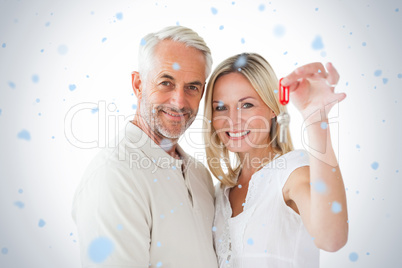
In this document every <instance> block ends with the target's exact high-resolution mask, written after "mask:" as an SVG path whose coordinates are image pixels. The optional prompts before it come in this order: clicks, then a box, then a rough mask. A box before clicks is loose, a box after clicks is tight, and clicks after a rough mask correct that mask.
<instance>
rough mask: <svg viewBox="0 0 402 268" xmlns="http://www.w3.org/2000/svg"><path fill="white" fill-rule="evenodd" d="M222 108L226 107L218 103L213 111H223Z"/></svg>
mask: <svg viewBox="0 0 402 268" xmlns="http://www.w3.org/2000/svg"><path fill="white" fill-rule="evenodd" d="M224 110H226V107H225V106H223V105H218V106H216V107H215V111H224Z"/></svg>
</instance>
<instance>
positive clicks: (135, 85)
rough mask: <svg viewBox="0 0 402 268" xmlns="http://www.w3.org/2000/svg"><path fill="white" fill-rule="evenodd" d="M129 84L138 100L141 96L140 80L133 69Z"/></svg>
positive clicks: (138, 74)
mask: <svg viewBox="0 0 402 268" xmlns="http://www.w3.org/2000/svg"><path fill="white" fill-rule="evenodd" d="M131 85H132V87H133V90H134V94H135V96H136V97H137V100H140V99H141V96H142V81H141V78H140V73H139V72H136V71H134V72H132V73H131Z"/></svg>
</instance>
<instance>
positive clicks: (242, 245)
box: [73, 26, 348, 268]
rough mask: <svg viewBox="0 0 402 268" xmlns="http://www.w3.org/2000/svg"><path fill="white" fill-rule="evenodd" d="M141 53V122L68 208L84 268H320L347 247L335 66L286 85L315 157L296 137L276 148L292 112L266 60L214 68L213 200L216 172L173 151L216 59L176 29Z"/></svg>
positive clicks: (314, 69)
mask: <svg viewBox="0 0 402 268" xmlns="http://www.w3.org/2000/svg"><path fill="white" fill-rule="evenodd" d="M142 44H143V45H142V46H141V47H140V51H139V72H133V74H132V86H133V89H134V93H135V95H136V96H137V99H138V106H137V107H138V108H137V114H136V115H135V117H134V120H133V121H131V122H130V123H128V125H127V127H126V129H125V136H124V137H123V138H122V139H121V140H120V141H119V143H118V146H117V147H116V148H111V149H105V150H103V151H101V152H100V153H99V154H98V155H97V156H96V157H95V159H94V160H93V161H92V162H91V164H90V166H89V167H88V169H87V170H86V172H85V174H84V177H83V179H82V182H81V184H80V186H79V187H78V189H77V192H76V195H75V198H74V205H73V218H74V220H75V222H76V224H77V228H78V235H79V243H80V248H81V258H82V264H83V267H116V268H117V267H119V268H120V267H121V268H123V267H136V268H137V267H138V268H140V267H141V268H146V267H170V268H190V267H191V268H194V267H195V268H197V267H200V268H215V267H216V268H217V267H220V268H223V267H253V268H254V267H318V266H319V249H323V250H326V251H336V250H338V249H340V248H341V247H342V246H343V245H344V244H345V243H346V240H347V236H348V223H347V211H346V197H345V196H346V195H345V190H344V185H343V180H342V175H341V172H340V169H339V166H338V163H337V160H336V157H335V154H334V152H333V149H332V145H331V140H330V135H329V129H328V127H327V126H328V120H327V115H328V112H329V109H330V108H331V107H332V106H333V104H334V103H335V102H336V101H341V100H343V99H344V98H345V96H346V95H345V94H343V93H339V94H336V93H334V86H335V84H336V83H337V82H338V80H339V75H338V73H337V71H336V70H335V69H334V67H333V66H332V65H331V64H328V65H327V71H326V70H325V68H324V66H322V64H320V63H312V64H308V65H305V66H302V67H299V68H298V69H296V70H295V71H294V72H292V73H291V74H290V75H288V76H287V77H285V78H284V79H283V80H282V85H283V86H289V89H290V91H291V92H292V95H291V99H292V101H293V103H294V105H295V106H296V108H297V109H298V110H299V111H300V113H301V114H302V116H303V119H304V120H305V122H306V125H307V132H308V138H309V146H310V147H311V148H314V150H311V152H308V153H307V152H305V151H302V150H293V146H292V142H291V140H290V135H289V133H288V132H286V135H287V136H288V137H287V138H288V139H287V142H286V143H280V142H279V137H278V135H279V126H277V122H276V121H277V116H278V115H279V114H280V113H281V112H284V111H286V108H285V107H284V106H282V105H281V104H280V103H279V101H278V97H277V93H276V92H277V88H278V81H277V78H276V76H275V73H274V71H273V70H272V68H271V66H270V65H269V63H268V62H267V61H266V60H265V59H264V58H262V57H261V56H259V55H258V54H254V53H251V54H241V55H236V56H233V57H230V58H228V59H226V60H225V61H223V62H222V63H221V64H219V65H218V67H217V68H216V69H215V70H214V72H213V73H212V75H211V77H210V79H209V82H208V86H207V88H206V90H205V91H206V92H205V95H206V97H205V117H206V118H207V119H206V121H205V124H204V131H205V135H204V139H205V146H206V153H207V161H208V165H209V168H210V170H211V172H212V173H213V175H214V176H215V177H216V178H217V179H219V180H220V183H219V184H217V185H216V187H215V189H214V186H213V183H212V179H211V176H210V173H209V171H208V170H207V169H206V168H205V167H204V166H203V165H202V164H201V163H199V162H197V161H196V160H195V159H194V158H192V157H191V156H189V155H188V154H186V153H185V152H184V151H183V150H182V148H181V147H180V146H179V145H178V144H177V140H178V139H179V137H180V136H181V135H182V134H183V133H184V131H185V130H186V129H187V128H188V127H189V126H190V125H191V123H192V122H193V121H194V119H195V117H196V114H197V111H198V107H199V103H200V100H201V98H202V96H203V94H204V89H205V85H206V82H205V81H206V79H207V77H208V76H209V74H210V72H211V66H212V58H211V53H210V50H209V48H208V47H207V46H206V44H205V42H204V40H203V39H202V38H201V37H200V36H198V34H197V33H195V32H194V31H192V30H190V29H188V28H185V27H181V26H173V27H167V28H165V29H162V30H161V31H159V32H157V33H152V34H148V35H147V36H145V37H144V39H143V41H142ZM230 153H231V154H230ZM229 154H230V155H232V156H233V157H234V158H235V160H236V163H233V162H234V161H232V160H233V157H232V159H229Z"/></svg>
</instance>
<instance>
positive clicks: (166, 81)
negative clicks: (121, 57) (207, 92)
mask: <svg viewBox="0 0 402 268" xmlns="http://www.w3.org/2000/svg"><path fill="white" fill-rule="evenodd" d="M205 64H206V63H205V58H204V55H203V54H202V52H200V51H198V50H197V49H195V48H192V47H186V45H184V44H183V43H179V42H174V41H171V40H164V41H161V42H160V43H159V44H158V45H157V46H156V47H155V51H154V63H153V65H152V67H151V70H149V72H148V74H147V76H146V80H145V81H144V80H142V82H141V91H142V94H141V97H140V100H139V103H140V105H139V109H140V111H139V112H140V115H141V116H142V118H143V119H144V120H145V122H146V123H147V124H148V126H149V127H150V130H151V131H152V132H154V134H156V135H158V136H162V137H166V138H170V139H177V138H179V137H180V135H182V134H183V133H184V131H185V130H186V129H187V128H188V127H189V126H190V125H191V123H192V122H193V121H194V119H195V117H196V115H197V112H198V106H199V103H200V100H201V97H202V93H203V90H204V86H205V79H206V77H205Z"/></svg>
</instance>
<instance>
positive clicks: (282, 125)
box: [277, 112, 290, 143]
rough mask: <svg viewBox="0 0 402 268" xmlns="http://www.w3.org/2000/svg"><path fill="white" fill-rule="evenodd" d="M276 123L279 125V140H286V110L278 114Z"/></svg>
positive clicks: (287, 120) (287, 118) (282, 141)
mask: <svg viewBox="0 0 402 268" xmlns="http://www.w3.org/2000/svg"><path fill="white" fill-rule="evenodd" d="M277 123H278V125H279V142H280V143H286V142H287V129H288V127H289V123H290V116H289V114H288V113H287V112H282V113H280V114H279V115H278V118H277Z"/></svg>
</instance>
